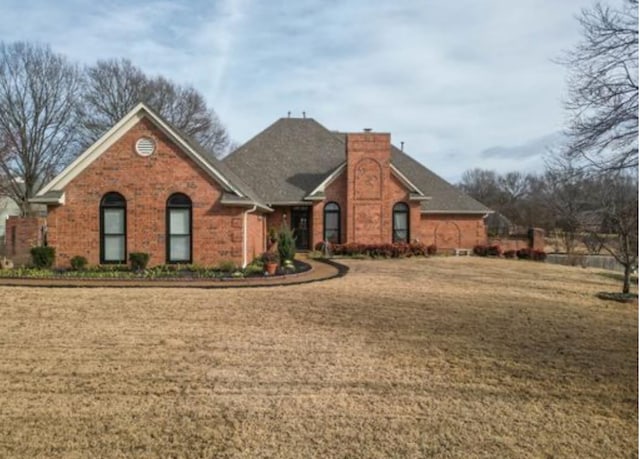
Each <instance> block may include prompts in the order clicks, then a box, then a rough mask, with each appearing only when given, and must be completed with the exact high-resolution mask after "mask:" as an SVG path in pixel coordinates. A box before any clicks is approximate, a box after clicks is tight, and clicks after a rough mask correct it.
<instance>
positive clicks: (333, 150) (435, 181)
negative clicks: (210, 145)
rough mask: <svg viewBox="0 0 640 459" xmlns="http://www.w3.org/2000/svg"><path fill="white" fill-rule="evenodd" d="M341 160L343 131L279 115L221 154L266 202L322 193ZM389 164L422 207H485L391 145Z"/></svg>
mask: <svg viewBox="0 0 640 459" xmlns="http://www.w3.org/2000/svg"><path fill="white" fill-rule="evenodd" d="M345 161H346V134H344V133H341V132H335V131H330V130H328V129H327V128H325V127H324V126H322V125H321V124H319V123H318V122H317V121H315V120H314V119H312V118H281V119H279V120H278V121H276V122H275V123H273V124H272V125H271V126H269V127H268V128H267V129H265V130H264V131H262V132H261V133H259V134H258V135H256V136H255V137H254V138H252V139H251V140H249V141H248V142H247V143H246V144H244V145H242V146H241V147H239V148H238V149H237V150H235V151H234V152H233V153H232V154H230V155H229V156H227V157H226V158H225V159H224V160H223V162H224V163H226V164H228V165H229V166H230V167H231V168H232V169H233V170H235V171H236V172H237V173H238V174H239V175H241V176H242V177H243V178H244V179H245V180H247V181H248V182H249V183H251V186H252V188H253V189H254V190H255V191H256V193H258V194H259V196H260V197H261V198H262V199H263V200H264V201H265V202H267V203H269V204H270V205H276V204H284V203H288V204H290V203H296V202H300V203H303V202H305V200H306V201H313V200H316V199H323V197H324V187H325V186H326V185H328V184H329V183H331V181H333V180H334V179H335V178H337V177H338V176H339V175H340V174H341V173H342V171H343V170H344V163H345ZM391 166H392V167H391V170H392V173H394V175H396V177H397V178H398V179H399V180H400V181H401V182H402V183H403V184H404V185H405V186H406V187H407V189H408V191H409V192H410V196H411V200H416V201H421V208H422V212H423V213H469V214H485V213H488V212H491V210H490V209H488V208H487V207H486V206H484V205H482V204H480V203H479V202H478V201H476V200H475V199H473V198H471V197H470V196H468V195H466V194H465V193H463V192H462V191H461V190H459V189H458V188H456V187H455V186H453V185H451V184H450V183H448V182H447V181H446V180H444V179H442V178H441V177H439V176H438V175H436V174H435V173H434V172H432V171H431V170H429V169H427V168H426V167H424V166H423V165H422V164H420V163H419V162H418V161H416V160H415V159H413V158H411V157H410V156H409V155H407V154H406V153H404V152H402V151H400V150H399V149H398V148H396V147H394V146H392V147H391Z"/></svg>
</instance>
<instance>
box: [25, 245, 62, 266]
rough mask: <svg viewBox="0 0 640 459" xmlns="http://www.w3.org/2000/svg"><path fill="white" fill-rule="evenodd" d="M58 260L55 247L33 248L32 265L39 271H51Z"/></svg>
mask: <svg viewBox="0 0 640 459" xmlns="http://www.w3.org/2000/svg"><path fill="white" fill-rule="evenodd" d="M55 258H56V249H55V248H54V247H48V246H47V247H33V248H32V249H31V263H32V264H33V266H34V267H36V268H38V269H49V268H51V267H52V266H53V261H54V260H55Z"/></svg>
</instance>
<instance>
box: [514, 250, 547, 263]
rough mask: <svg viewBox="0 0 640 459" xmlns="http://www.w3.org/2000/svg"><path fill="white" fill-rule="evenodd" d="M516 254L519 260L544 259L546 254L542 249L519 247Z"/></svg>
mask: <svg viewBox="0 0 640 459" xmlns="http://www.w3.org/2000/svg"><path fill="white" fill-rule="evenodd" d="M516 256H517V257H518V258H519V259H520V260H533V261H545V260H546V259H547V254H546V253H545V252H544V250H533V249H531V248H529V249H520V250H518V251H517V252H516Z"/></svg>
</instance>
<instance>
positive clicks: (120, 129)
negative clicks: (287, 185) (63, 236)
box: [30, 103, 271, 211]
mask: <svg viewBox="0 0 640 459" xmlns="http://www.w3.org/2000/svg"><path fill="white" fill-rule="evenodd" d="M143 118H147V119H149V120H150V121H151V122H152V123H153V124H154V125H155V126H156V127H158V128H159V129H160V130H161V131H163V133H164V134H165V135H167V136H168V137H169V138H170V139H171V140H172V141H173V142H174V143H175V144H176V145H177V146H179V147H180V148H181V149H182V151H184V153H185V154H186V155H187V156H189V157H190V158H191V159H192V160H193V161H194V162H195V163H196V164H197V165H198V166H199V167H201V168H202V169H203V170H204V171H205V172H206V173H207V174H208V175H209V176H210V177H211V178H213V179H214V180H215V181H216V182H217V183H218V184H219V185H220V186H221V187H222V189H223V191H224V194H225V195H227V196H233V197H234V200H233V201H234V202H237V203H238V204H240V203H245V205H250V206H252V205H256V206H258V207H260V208H262V209H263V210H267V211H270V210H271V209H270V208H269V207H268V206H266V205H265V204H264V202H263V201H262V200H260V199H258V198H257V196H256V195H255V193H253V192H252V191H251V189H250V188H249V187H248V186H247V185H246V184H245V183H244V182H243V181H242V180H241V179H240V178H239V177H238V176H237V175H236V174H235V173H234V172H233V171H231V170H230V169H229V168H228V167H227V166H226V165H225V164H224V163H222V162H221V161H219V160H218V159H216V158H214V157H213V155H212V154H210V153H209V152H207V151H206V150H204V148H202V147H201V146H200V145H199V144H198V143H197V142H195V141H194V140H192V139H191V138H189V137H188V136H187V135H185V134H184V133H182V132H181V131H179V130H178V129H176V128H175V127H173V126H172V125H171V124H170V123H169V122H168V121H166V120H165V119H164V118H162V117H161V116H160V115H158V114H157V113H155V112H154V111H153V110H151V109H150V108H149V107H147V106H146V105H145V104H144V103H139V104H138V105H136V106H135V107H134V108H133V109H132V110H131V111H130V112H129V113H127V114H126V115H125V116H124V117H123V118H122V119H121V120H120V121H119V122H118V123H116V124H115V125H114V126H113V127H112V128H111V129H109V130H108V131H107V132H106V133H105V134H104V135H102V137H100V138H99V139H98V140H97V141H96V142H94V143H93V145H91V146H90V147H89V148H87V150H85V151H84V153H82V154H81V155H80V156H78V158H76V159H75V160H74V161H73V162H72V163H71V164H69V166H67V167H66V168H65V169H64V170H63V171H62V172H61V173H60V174H58V175H57V176H56V177H55V178H54V179H53V180H51V181H50V182H49V183H47V184H46V185H45V186H44V187H43V188H42V189H41V190H40V191H39V192H38V193H37V194H36V196H35V197H34V198H32V199H31V200H30V201H31V202H38V203H47V204H52V203H57V204H64V198H65V196H64V189H65V187H66V186H67V184H69V182H71V180H73V179H74V178H75V177H77V176H78V175H79V174H80V173H81V172H82V171H84V170H85V169H86V168H87V167H88V166H89V165H90V164H91V163H93V162H94V161H95V160H96V159H97V158H99V157H100V156H101V155H102V154H103V153H104V152H106V151H107V150H108V149H109V147H111V146H112V145H113V144H114V143H115V142H116V141H117V140H118V139H120V138H121V137H122V136H123V135H124V134H125V133H126V132H128V131H129V129H131V128H132V127H133V126H134V125H135V124H136V123H138V122H139V121H140V120H141V119H143ZM230 201H231V200H230Z"/></svg>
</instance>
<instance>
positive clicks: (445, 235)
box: [416, 214, 487, 250]
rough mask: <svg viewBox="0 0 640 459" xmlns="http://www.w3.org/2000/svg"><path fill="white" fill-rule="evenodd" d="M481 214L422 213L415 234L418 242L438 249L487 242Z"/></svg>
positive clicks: (464, 247)
mask: <svg viewBox="0 0 640 459" xmlns="http://www.w3.org/2000/svg"><path fill="white" fill-rule="evenodd" d="M482 217H483V215H462V214H457V215H456V214H423V215H422V216H421V218H420V228H419V229H418V232H417V233H416V234H418V235H419V237H418V239H419V240H420V242H423V243H425V244H435V245H436V246H437V247H438V250H446V249H471V248H473V246H474V245H477V244H486V243H487V232H486V229H485V225H484V220H483V218H482Z"/></svg>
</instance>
